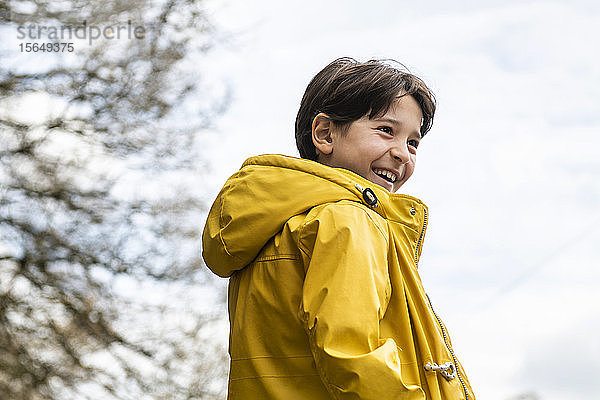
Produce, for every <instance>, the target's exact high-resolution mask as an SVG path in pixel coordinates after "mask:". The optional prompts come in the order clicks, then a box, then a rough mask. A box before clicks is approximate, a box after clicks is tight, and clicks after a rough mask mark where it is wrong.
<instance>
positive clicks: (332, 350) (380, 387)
mask: <svg viewBox="0 0 600 400" xmlns="http://www.w3.org/2000/svg"><path fill="white" fill-rule="evenodd" d="M384 229H385V226H381V224H377V222H376V221H375V220H374V219H373V217H371V216H370V215H369V213H368V211H367V210H365V209H363V208H362V207H361V206H359V205H353V204H339V203H338V204H333V205H328V206H325V207H324V208H322V209H321V210H320V211H319V212H318V213H317V215H316V216H315V217H314V218H312V219H310V220H308V222H306V224H305V226H304V228H303V230H302V233H301V235H300V240H299V245H300V248H301V249H302V251H303V253H304V254H305V258H304V260H305V261H304V264H305V270H306V276H305V281H304V287H303V291H302V300H301V306H300V316H301V319H302V320H303V322H304V324H305V329H306V331H307V334H308V336H309V341H310V346H311V351H312V353H313V357H314V359H315V364H316V367H317V370H318V371H319V374H320V376H321V379H322V381H323V382H324V384H325V385H326V386H327V389H328V390H329V392H330V393H331V395H332V396H333V398H335V399H340V400H346V399H361V400H381V399H423V398H424V397H423V392H422V390H421V389H420V388H419V387H415V386H407V385H405V384H404V383H403V382H402V376H401V363H400V358H399V355H398V348H397V346H396V343H395V341H394V340H393V339H391V338H384V337H381V336H380V331H379V323H380V321H381V319H382V318H383V315H384V314H385V310H386V307H387V303H388V300H389V296H390V295H391V286H390V280H389V273H388V263H387V257H388V247H389V246H388V241H387V240H388V239H387V234H385V231H384Z"/></svg>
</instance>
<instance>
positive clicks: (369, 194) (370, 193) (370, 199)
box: [363, 188, 377, 207]
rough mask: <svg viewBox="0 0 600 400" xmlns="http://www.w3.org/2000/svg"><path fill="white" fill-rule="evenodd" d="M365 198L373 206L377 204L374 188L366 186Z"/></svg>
mask: <svg viewBox="0 0 600 400" xmlns="http://www.w3.org/2000/svg"><path fill="white" fill-rule="evenodd" d="M363 199H364V200H365V203H367V204H368V205H370V206H371V207H375V206H377V196H375V193H374V192H373V190H371V188H366V189H365V190H363Z"/></svg>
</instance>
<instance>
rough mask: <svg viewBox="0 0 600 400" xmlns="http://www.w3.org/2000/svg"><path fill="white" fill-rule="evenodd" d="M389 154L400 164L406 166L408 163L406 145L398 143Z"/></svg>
mask: <svg viewBox="0 0 600 400" xmlns="http://www.w3.org/2000/svg"><path fill="white" fill-rule="evenodd" d="M390 154H391V155H392V157H394V159H396V160H398V161H399V162H400V164H406V163H407V162H409V161H410V153H409V151H408V146H407V145H406V143H398V144H396V145H394V146H393V147H392V148H391V149H390Z"/></svg>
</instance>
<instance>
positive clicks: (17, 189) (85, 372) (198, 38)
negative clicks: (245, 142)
mask: <svg viewBox="0 0 600 400" xmlns="http://www.w3.org/2000/svg"><path fill="white" fill-rule="evenodd" d="M0 22H1V23H2V33H3V34H6V32H9V33H10V34H11V35H15V36H16V37H17V38H18V39H19V40H20V41H19V42H18V43H16V44H17V45H18V47H17V46H15V47H14V48H11V49H7V50H6V51H3V52H2V53H1V54H2V55H1V56H0V165H1V167H0V399H11V400H16V399H82V398H90V399H92V398H93V399H103V398H107V399H134V398H135V399H140V398H142V399H211V398H219V397H220V396H222V392H221V390H220V387H221V385H219V384H218V383H219V382H220V380H222V379H223V376H224V374H225V373H226V371H225V367H224V366H225V360H223V359H222V357H221V358H219V357H218V356H217V354H222V353H223V351H222V350H217V351H215V350H214V349H215V346H217V341H215V340H214V337H215V335H217V334H218V332H220V331H221V330H222V329H221V330H219V328H218V325H216V324H213V323H212V322H213V321H216V320H217V319H216V317H215V316H216V314H215V313H214V311H211V309H210V304H207V303H206V299H207V298H208V297H206V296H207V295H209V294H211V293H212V292H210V290H208V289H207V287H208V286H209V284H210V283H211V282H212V281H211V280H210V279H211V278H210V277H207V276H206V275H204V274H202V272H201V269H200V268H199V266H200V265H201V258H200V249H199V234H200V232H199V231H200V229H201V228H202V217H201V214H202V212H203V207H202V201H201V192H200V191H198V190H193V189H194V188H196V189H198V187H199V186H200V184H201V176H202V173H201V171H200V169H201V167H202V166H201V165H200V164H199V163H198V162H197V160H198V151H199V150H200V149H201V147H200V146H199V138H200V137H201V132H203V131H204V130H205V128H207V127H208V126H209V125H210V121H211V120H213V118H214V117H215V116H216V115H217V114H219V113H220V112H222V111H223V110H224V108H225V106H226V104H227V91H226V90H222V89H219V90H216V89H215V88H214V87H212V86H211V85H209V83H210V82H206V81H202V79H201V78H202V76H201V74H200V73H199V72H200V71H201V68H200V66H201V65H202V63H203V62H205V61H206V60H207V57H208V53H209V51H210V49H211V47H212V46H213V45H214V43H215V41H216V40H217V32H216V31H215V29H214V27H213V26H212V25H211V24H210V21H209V19H208V18H207V15H206V12H205V11H204V9H203V3H202V2H200V1H194V0H156V1H150V0H128V1H121V0H107V1H102V2H101V1H93V0H82V1H74V0H65V1H59V2H57V1H50V0H34V1H10V2H2V3H0ZM76 28H80V30H79V33H80V36H81V34H82V32H85V33H86V36H85V38H83V39H79V38H77V37H73V36H69V37H67V35H69V32H71V35H72V33H73V32H74V30H75V29H76ZM96 28H98V30H99V31H100V32H101V36H100V37H98V38H95V39H94V37H95V35H96V32H97V30H96ZM121 28H123V29H121ZM131 28H139V29H138V31H137V33H138V35H137V36H136V35H135V34H134V35H133V36H132V35H131V34H130V33H131V31H129V32H128V31H127V29H131ZM119 29H121V31H120V32H121V33H122V34H123V36H121V37H119V38H116V37H115V32H118V31H119ZM125 33H128V34H129V35H128V36H125ZM7 43H8V42H7ZM11 43H12V42H11ZM27 43H29V46H26V47H25V46H22V45H27ZM33 43H37V45H38V46H35V47H34V45H33ZM63 43H71V46H63V45H62V44H63ZM56 44H58V46H56ZM42 45H43V46H44V51H43V52H42V51H41V50H40V49H41V47H40V46H42ZM27 49H29V51H28V50H27ZM34 49H38V50H37V51H34ZM70 50H72V51H70ZM217 89H218V88H217ZM211 301H217V300H214V296H213V300H211ZM219 301H222V299H220V300H219ZM215 382H216V383H215Z"/></svg>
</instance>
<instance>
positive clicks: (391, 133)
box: [377, 126, 394, 135]
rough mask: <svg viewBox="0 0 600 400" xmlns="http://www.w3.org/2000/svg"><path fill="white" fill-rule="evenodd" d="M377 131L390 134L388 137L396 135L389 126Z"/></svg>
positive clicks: (379, 128) (381, 127)
mask: <svg viewBox="0 0 600 400" xmlns="http://www.w3.org/2000/svg"><path fill="white" fill-rule="evenodd" d="M377 129H378V130H380V131H381V132H384V133H386V134H388V135H393V134H394V131H393V130H392V128H391V127H389V126H380V127H378V128H377Z"/></svg>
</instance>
